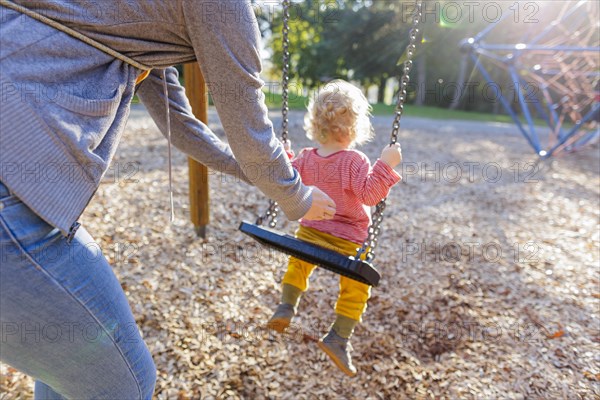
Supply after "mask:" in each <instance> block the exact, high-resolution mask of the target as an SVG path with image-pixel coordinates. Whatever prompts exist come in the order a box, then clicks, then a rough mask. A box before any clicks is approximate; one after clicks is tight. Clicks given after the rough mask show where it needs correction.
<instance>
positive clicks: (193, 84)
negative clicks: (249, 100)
mask: <svg viewBox="0 0 600 400" xmlns="http://www.w3.org/2000/svg"><path fill="white" fill-rule="evenodd" d="M183 78H184V81H185V88H186V90H185V91H186V93H187V97H188V99H189V100H190V104H191V106H192V112H193V113H194V115H195V116H196V118H198V119H199V120H200V121H202V122H204V123H205V124H207V125H208V91H207V90H206V82H205V81H204V77H203V76H202V72H200V67H198V64H197V63H191V64H185V65H184V66H183ZM188 170H189V179H190V183H189V187H190V219H191V220H192V223H193V224H194V229H195V230H196V233H197V234H198V236H200V237H202V238H204V237H206V228H207V226H208V223H209V215H210V214H209V196H208V195H209V191H208V190H209V189H208V168H207V167H206V166H205V165H203V164H200V163H199V162H197V161H196V160H194V159H192V158H188Z"/></svg>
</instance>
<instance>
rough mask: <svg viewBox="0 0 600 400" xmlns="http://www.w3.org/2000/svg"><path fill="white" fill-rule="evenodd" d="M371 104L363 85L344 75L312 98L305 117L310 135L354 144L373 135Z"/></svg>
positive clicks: (310, 136) (325, 141) (327, 141)
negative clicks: (348, 80)
mask: <svg viewBox="0 0 600 400" xmlns="http://www.w3.org/2000/svg"><path fill="white" fill-rule="evenodd" d="M370 111H371V106H370V105H369V102H368V101H367V99H366V97H365V96H364V95H363V94H362V92H361V91H360V89H358V88H357V87H356V86H353V85H351V84H350V83H348V82H346V81H343V80H341V79H336V80H333V81H331V82H329V83H328V84H327V85H325V87H323V88H322V89H321V90H319V92H318V93H317V94H316V95H315V96H314V97H312V98H311V99H310V102H309V104H308V113H307V114H306V116H305V117H304V129H306V136H308V138H309V139H312V140H315V141H317V142H319V143H321V144H325V143H329V142H331V141H334V142H338V143H340V144H344V145H347V146H348V147H353V146H354V145H357V144H362V143H365V142H367V141H369V140H370V139H372V138H373V126H372V125H371V119H370V117H371V113H370Z"/></svg>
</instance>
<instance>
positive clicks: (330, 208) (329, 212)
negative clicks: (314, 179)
mask: <svg viewBox="0 0 600 400" xmlns="http://www.w3.org/2000/svg"><path fill="white" fill-rule="evenodd" d="M312 189H313V192H312V205H311V206H310V209H309V210H308V212H307V213H306V214H305V215H304V217H302V219H306V220H309V221H320V220H325V219H332V218H333V216H334V215H335V203H334V202H333V200H331V198H330V197H329V196H327V194H325V192H323V191H321V189H319V188H318V187H315V186H313V187H312Z"/></svg>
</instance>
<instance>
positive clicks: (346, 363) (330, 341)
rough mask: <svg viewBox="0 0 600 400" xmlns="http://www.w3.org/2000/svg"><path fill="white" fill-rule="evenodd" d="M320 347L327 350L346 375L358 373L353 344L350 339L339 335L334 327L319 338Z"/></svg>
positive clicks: (326, 352)
mask: <svg viewBox="0 0 600 400" xmlns="http://www.w3.org/2000/svg"><path fill="white" fill-rule="evenodd" d="M318 344H319V348H320V349H321V350H323V351H324V352H325V354H327V355H328V356H329V358H331V360H332V361H333V362H334V363H335V365H336V366H337V367H338V368H339V369H341V370H342V371H343V372H344V373H345V374H346V375H348V376H354V375H356V368H355V367H354V365H352V356H350V352H351V351H352V345H351V344H350V343H349V342H348V339H344V338H343V337H341V336H339V335H338V334H337V333H335V331H334V330H333V329H332V330H330V331H329V333H328V334H327V335H325V336H324V337H323V338H321V340H319V343H318Z"/></svg>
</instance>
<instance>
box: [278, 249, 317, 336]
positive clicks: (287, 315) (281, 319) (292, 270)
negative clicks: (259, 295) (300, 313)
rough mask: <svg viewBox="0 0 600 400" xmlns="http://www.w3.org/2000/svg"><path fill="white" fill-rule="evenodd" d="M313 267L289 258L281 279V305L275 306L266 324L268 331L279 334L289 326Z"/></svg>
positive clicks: (306, 286)
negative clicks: (271, 330)
mask: <svg viewBox="0 0 600 400" xmlns="http://www.w3.org/2000/svg"><path fill="white" fill-rule="evenodd" d="M315 267H316V266H315V265H311V264H309V263H306V262H304V261H301V260H298V259H297V258H294V257H290V260H289V262H288V269H287V272H286V273H285V275H284V277H283V285H282V290H281V304H279V306H277V310H275V313H274V314H273V316H272V317H271V319H270V320H269V322H268V323H267V326H268V327H269V328H270V329H273V330H275V331H277V332H280V333H281V332H283V331H284V330H285V329H286V328H287V327H288V326H289V325H290V323H291V321H292V318H293V317H294V315H296V312H297V310H298V303H299V302H300V296H301V295H302V292H304V291H306V289H308V280H309V278H310V275H311V274H312V272H313V271H314V269H315Z"/></svg>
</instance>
